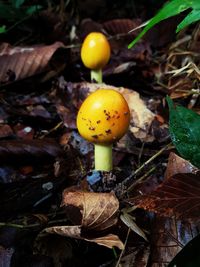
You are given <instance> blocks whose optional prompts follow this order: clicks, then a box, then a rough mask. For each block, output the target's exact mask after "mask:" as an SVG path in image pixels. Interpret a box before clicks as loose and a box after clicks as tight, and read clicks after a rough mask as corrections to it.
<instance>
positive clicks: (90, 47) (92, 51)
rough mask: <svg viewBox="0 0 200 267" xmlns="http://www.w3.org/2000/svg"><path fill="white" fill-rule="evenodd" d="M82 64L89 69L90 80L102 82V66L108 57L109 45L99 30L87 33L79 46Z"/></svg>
mask: <svg viewBox="0 0 200 267" xmlns="http://www.w3.org/2000/svg"><path fill="white" fill-rule="evenodd" d="M81 59H82V61H83V64H84V65H85V66H86V67H87V68H89V69H91V80H92V81H93V80H95V81H97V82H98V83H101V82H102V68H104V67H105V65H106V64H107V63H108V61H109V59H110V45H109V42H108V40H107V39H106V37H105V35H104V34H102V33H100V32H91V33H90V34H88V35H87V36H86V38H85V40H84V42H83V44H82V47H81Z"/></svg>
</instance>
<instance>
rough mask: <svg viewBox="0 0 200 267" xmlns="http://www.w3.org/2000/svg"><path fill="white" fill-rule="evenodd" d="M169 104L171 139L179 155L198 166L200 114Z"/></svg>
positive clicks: (168, 100)
mask: <svg viewBox="0 0 200 267" xmlns="http://www.w3.org/2000/svg"><path fill="white" fill-rule="evenodd" d="M167 102H168V105H169V131H170V135H171V139H172V142H173V144H174V145H175V147H176V149H177V150H178V152H179V153H180V155H181V156H182V157H183V158H185V159H187V160H189V161H190V162H191V163H192V164H193V165H195V166H197V167H199V168H200V115H198V114H197V113H195V112H194V111H192V110H190V109H187V108H184V107H181V106H177V107H176V108H175V107H174V105H173V102H172V100H171V99H170V98H169V97H167Z"/></svg>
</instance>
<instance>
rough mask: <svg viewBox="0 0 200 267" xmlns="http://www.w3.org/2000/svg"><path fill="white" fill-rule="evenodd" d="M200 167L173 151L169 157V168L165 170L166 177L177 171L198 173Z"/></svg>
mask: <svg viewBox="0 0 200 267" xmlns="http://www.w3.org/2000/svg"><path fill="white" fill-rule="evenodd" d="M198 171H199V169H198V168H197V167H195V166H194V165H192V164H191V163H190V162H189V161H188V160H186V159H183V158H181V157H179V156H178V155H176V154H175V153H173V152H171V153H170V155H169V158H168V163H167V169H166V171H165V179H168V178H170V177H171V176H173V175H175V174H177V173H194V174H195V173H197V172H198Z"/></svg>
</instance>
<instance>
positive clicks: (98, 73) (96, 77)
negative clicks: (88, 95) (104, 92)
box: [90, 69, 103, 83]
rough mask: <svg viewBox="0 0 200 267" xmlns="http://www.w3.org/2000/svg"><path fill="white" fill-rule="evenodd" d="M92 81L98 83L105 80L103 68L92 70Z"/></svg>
mask: <svg viewBox="0 0 200 267" xmlns="http://www.w3.org/2000/svg"><path fill="white" fill-rule="evenodd" d="M90 74H91V81H92V82H93V81H96V82H97V83H102V81H103V78H102V76H103V74H102V69H100V70H91V72H90Z"/></svg>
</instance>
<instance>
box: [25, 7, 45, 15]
mask: <svg viewBox="0 0 200 267" xmlns="http://www.w3.org/2000/svg"><path fill="white" fill-rule="evenodd" d="M40 9H42V6H40V5H35V6H30V7H29V8H27V10H26V14H27V15H32V14H34V13H35V12H37V11H38V10H40Z"/></svg>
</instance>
